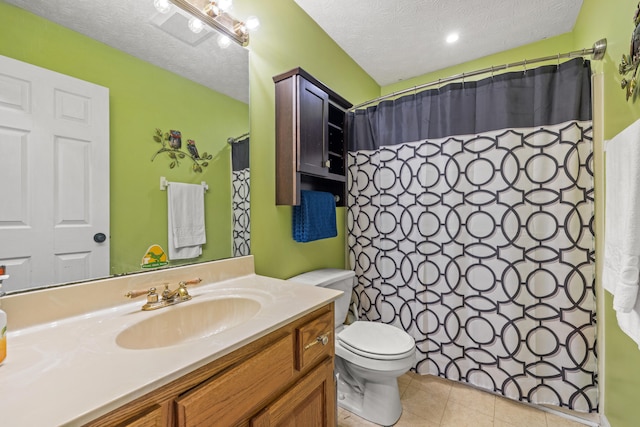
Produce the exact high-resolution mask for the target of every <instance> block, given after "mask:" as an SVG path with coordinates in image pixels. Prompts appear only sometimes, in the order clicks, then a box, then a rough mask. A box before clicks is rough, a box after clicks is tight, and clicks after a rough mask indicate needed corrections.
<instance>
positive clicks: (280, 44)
mask: <svg viewBox="0 0 640 427" xmlns="http://www.w3.org/2000/svg"><path fill="white" fill-rule="evenodd" d="M235 7H237V8H239V9H243V8H245V9H244V10H246V14H245V15H249V14H251V15H256V16H258V17H259V18H260V22H261V26H260V29H259V31H257V32H256V33H255V34H253V35H252V36H251V44H250V50H251V56H250V61H249V62H250V73H249V74H250V88H251V92H250V94H251V102H250V110H251V112H250V116H251V159H252V162H251V251H252V253H253V254H254V255H255V264H256V272H257V273H259V274H263V275H267V276H272V277H278V278H288V277H291V276H292V275H294V274H297V273H301V272H304V271H308V270H312V269H316V268H323V267H335V268H343V267H344V265H345V231H344V230H345V228H346V226H345V209H344V208H338V212H337V217H338V237H335V238H332V239H323V240H318V241H315V242H309V243H297V242H295V241H294V240H293V238H292V235H291V211H292V209H291V207H290V206H276V204H275V197H276V196H275V92H274V83H273V80H272V77H273V76H275V75H277V74H280V73H282V72H284V71H287V70H290V69H292V68H295V67H302V68H304V69H305V70H306V71H308V72H309V73H311V74H312V75H313V76H314V77H316V78H317V79H318V80H320V81H322V82H323V83H325V84H326V85H327V86H329V87H331V88H332V89H333V90H335V91H336V92H337V93H339V94H340V95H341V96H343V97H344V98H346V99H348V100H349V101H351V102H352V103H354V104H356V103H358V102H362V101H366V100H367V99H371V98H374V97H376V96H378V95H379V93H380V87H379V86H378V85H377V84H376V83H375V82H374V81H373V80H372V79H371V77H369V76H368V75H367V74H366V73H365V72H364V71H362V69H361V68H360V67H359V66H358V65H357V64H356V63H355V62H354V61H353V60H352V59H351V58H350V57H348V56H347V55H346V54H345V53H344V51H342V49H340V48H339V47H338V46H337V45H336V44H335V43H334V42H333V41H332V40H331V39H330V38H329V37H328V36H327V35H326V34H325V33H324V32H323V31H322V30H321V29H320V28H319V27H318V26H317V25H316V24H315V22H314V21H313V20H311V18H309V17H308V16H307V15H306V14H305V13H304V12H303V11H302V9H300V8H299V7H298V6H297V5H296V3H295V2H294V1H293V0H272V1H268V2H265V1H257V0H236V6H235Z"/></svg>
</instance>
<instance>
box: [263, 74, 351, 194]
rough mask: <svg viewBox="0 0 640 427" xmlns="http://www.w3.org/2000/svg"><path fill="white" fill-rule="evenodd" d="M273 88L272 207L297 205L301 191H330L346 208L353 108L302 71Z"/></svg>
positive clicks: (286, 76) (281, 79) (279, 77)
mask: <svg viewBox="0 0 640 427" xmlns="http://www.w3.org/2000/svg"><path fill="white" fill-rule="evenodd" d="M273 80H274V82H275V87H276V204H277V205H298V204H299V203H300V191H301V190H315V191H328V192H331V193H332V194H333V195H334V196H336V200H338V202H337V206H344V205H345V192H346V182H347V178H346V161H345V160H346V158H347V156H346V145H347V139H346V135H347V132H346V131H347V128H346V126H347V111H348V109H349V108H351V106H352V104H351V103H350V102H349V101H347V100H346V99H344V98H342V97H341V96H340V95H338V94H337V93H335V92H334V91H333V90H331V89H330V88H329V87H327V86H326V85H324V84H323V83H322V82H320V81H319V80H317V79H315V78H314V77H313V76H311V75H310V74H309V73H307V72H306V71H304V70H303V69H302V68H295V69H293V70H290V71H287V72H286V73H283V74H280V75H277V76H275V77H274V78H273Z"/></svg>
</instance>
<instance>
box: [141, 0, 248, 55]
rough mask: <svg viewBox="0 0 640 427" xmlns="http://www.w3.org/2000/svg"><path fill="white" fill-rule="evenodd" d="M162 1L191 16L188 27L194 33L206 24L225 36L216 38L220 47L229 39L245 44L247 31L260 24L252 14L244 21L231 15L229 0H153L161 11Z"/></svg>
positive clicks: (246, 42) (228, 42) (227, 43)
mask: <svg viewBox="0 0 640 427" xmlns="http://www.w3.org/2000/svg"><path fill="white" fill-rule="evenodd" d="M164 2H170V3H172V4H174V5H176V6H178V7H179V8H180V9H182V10H184V11H185V12H187V13H189V14H190V15H191V16H192V17H193V18H191V19H190V20H189V29H190V30H191V31H193V32H194V33H199V32H200V31H202V29H203V28H204V26H205V25H207V26H209V27H211V28H213V29H215V30H216V31H218V32H219V33H220V35H221V37H222V36H225V37H226V38H227V40H226V41H222V40H221V38H220V37H219V38H218V45H220V46H221V47H222V46H224V45H225V44H226V46H228V45H229V44H230V41H235V42H236V43H238V44H239V45H240V46H247V45H248V44H249V31H251V30H253V29H255V28H257V27H258V25H260V21H258V19H257V18H256V17H253V16H252V17H249V18H248V19H247V22H246V23H245V22H242V21H240V20H238V19H236V18H234V17H233V16H231V15H230V14H229V12H228V11H229V10H230V8H231V0H154V2H153V4H154V6H155V7H156V9H158V11H160V12H162V10H164V8H163V4H164ZM161 9H162V10H161ZM167 11H168V9H167ZM162 13H166V12H162Z"/></svg>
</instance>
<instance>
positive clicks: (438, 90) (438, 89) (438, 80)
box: [438, 79, 440, 93]
mask: <svg viewBox="0 0 640 427" xmlns="http://www.w3.org/2000/svg"><path fill="white" fill-rule="evenodd" d="M438 93H440V79H438Z"/></svg>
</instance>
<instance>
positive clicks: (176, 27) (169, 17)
mask: <svg viewBox="0 0 640 427" xmlns="http://www.w3.org/2000/svg"><path fill="white" fill-rule="evenodd" d="M150 22H151V23H152V24H153V25H155V26H156V27H158V28H160V29H161V30H163V31H165V32H166V33H169V34H171V35H172V36H173V37H175V38H177V39H178V40H182V41H183V42H185V43H187V44H188V45H190V46H197V45H199V44H200V43H202V42H203V41H204V40H206V39H207V38H209V37H210V36H211V32H210V31H206V30H203V31H200V32H199V33H198V34H196V33H194V32H193V31H191V30H190V29H189V18H188V17H186V16H184V15H183V14H182V13H181V11H180V10H179V9H178V8H177V7H172V8H171V11H170V12H168V13H156V14H155V15H154V16H153V17H152V18H151V20H150Z"/></svg>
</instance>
